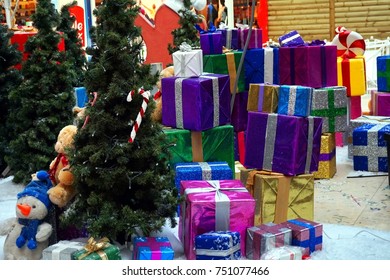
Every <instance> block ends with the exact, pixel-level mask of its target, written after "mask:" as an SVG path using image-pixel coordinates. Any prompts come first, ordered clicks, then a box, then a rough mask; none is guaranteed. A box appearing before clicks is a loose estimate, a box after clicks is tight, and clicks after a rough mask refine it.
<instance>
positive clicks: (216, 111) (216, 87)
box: [200, 76, 220, 127]
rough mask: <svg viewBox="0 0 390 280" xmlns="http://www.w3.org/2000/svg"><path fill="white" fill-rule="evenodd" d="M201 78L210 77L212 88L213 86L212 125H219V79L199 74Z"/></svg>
mask: <svg viewBox="0 0 390 280" xmlns="http://www.w3.org/2000/svg"><path fill="white" fill-rule="evenodd" d="M200 77H201V78H207V79H211V82H212V88H213V105H214V109H213V110H214V111H213V112H214V118H213V127H217V126H219V114H220V113H219V107H220V105H219V81H218V77H213V76H200Z"/></svg>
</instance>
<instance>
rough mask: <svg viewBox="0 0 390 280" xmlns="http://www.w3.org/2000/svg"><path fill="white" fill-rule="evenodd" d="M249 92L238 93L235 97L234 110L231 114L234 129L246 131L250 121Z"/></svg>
mask: <svg viewBox="0 0 390 280" xmlns="http://www.w3.org/2000/svg"><path fill="white" fill-rule="evenodd" d="M247 104H248V92H247V91H244V92H240V93H237V94H236V95H235V97H234V104H233V111H232V115H231V122H230V123H231V124H232V125H233V127H234V131H236V132H238V131H245V130H246V127H247V123H248V111H247V109H246V106H247Z"/></svg>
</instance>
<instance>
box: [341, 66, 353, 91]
mask: <svg viewBox="0 0 390 280" xmlns="http://www.w3.org/2000/svg"><path fill="white" fill-rule="evenodd" d="M350 67H351V65H350V63H349V58H343V60H342V61H341V76H342V80H343V86H345V87H346V88H347V96H351V72H350Z"/></svg>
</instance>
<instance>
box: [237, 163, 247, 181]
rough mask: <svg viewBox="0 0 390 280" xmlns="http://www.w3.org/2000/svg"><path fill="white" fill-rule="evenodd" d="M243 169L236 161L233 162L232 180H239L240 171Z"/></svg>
mask: <svg viewBox="0 0 390 280" xmlns="http://www.w3.org/2000/svg"><path fill="white" fill-rule="evenodd" d="M244 169H245V167H244V166H243V165H242V163H241V162H239V161H238V160H236V161H235V162H234V179H236V180H241V170H244Z"/></svg>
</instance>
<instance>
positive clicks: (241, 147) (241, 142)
mask: <svg viewBox="0 0 390 280" xmlns="http://www.w3.org/2000/svg"><path fill="white" fill-rule="evenodd" d="M245 138H246V131H245V130H244V131H238V132H234V160H236V161H239V162H241V163H243V162H244V161H245Z"/></svg>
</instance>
